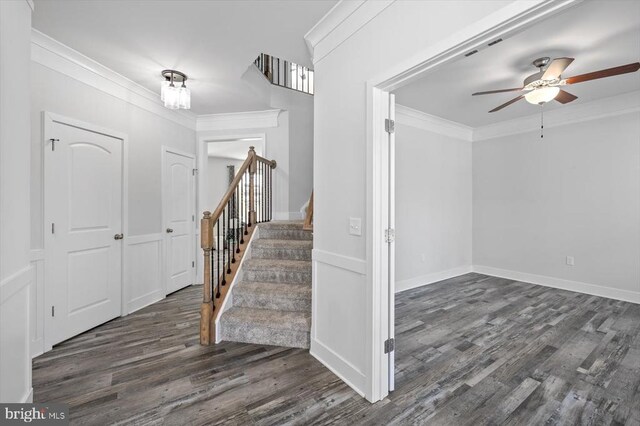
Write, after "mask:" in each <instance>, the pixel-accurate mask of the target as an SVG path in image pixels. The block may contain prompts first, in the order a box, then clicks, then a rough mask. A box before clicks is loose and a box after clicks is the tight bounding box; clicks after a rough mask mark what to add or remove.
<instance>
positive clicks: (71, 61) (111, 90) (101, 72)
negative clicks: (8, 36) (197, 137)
mask: <svg viewBox="0 0 640 426" xmlns="http://www.w3.org/2000/svg"><path fill="white" fill-rule="evenodd" d="M31 60H32V61H33V62H36V63H38V64H40V65H43V66H45V67H47V68H49V69H52V70H54V71H57V72H59V73H61V74H64V75H66V76H68V77H71V78H73V79H75V80H78V81H80V82H82V83H84V84H86V85H88V86H91V87H93V88H95V89H98V90H100V91H102V92H104V93H107V94H109V95H111V96H114V97H116V98H118V99H120V100H122V101H124V102H127V103H129V104H132V105H135V106H137V107H139V108H142V109H144V110H146V111H149V112H151V113H154V114H156V115H158V116H160V117H162V118H165V119H167V120H170V121H173V122H175V123H177V124H180V125H182V126H184V127H187V128H189V129H192V130H195V129H196V115H195V114H194V113H192V112H189V111H185V110H170V109H167V108H165V107H164V105H163V104H162V102H161V101H160V95H159V94H158V93H155V92H153V91H151V90H149V89H147V88H146V87H143V86H141V85H140V84H138V83H136V82H134V81H132V80H129V79H128V78H126V77H124V76H123V75H121V74H118V73H117V72H115V71H113V70H111V69H110V68H107V67H106V66H104V65H102V64H100V63H99V62H96V61H94V60H93V59H91V58H89V57H87V56H85V55H83V54H82V53H80V52H78V51H77V50H74V49H72V48H70V47H69V46H67V45H65V44H62V43H60V42H59V41H57V40H55V39H53V38H51V37H49V36H47V35H46V34H43V33H41V32H40V31H38V30H36V29H32V30H31Z"/></svg>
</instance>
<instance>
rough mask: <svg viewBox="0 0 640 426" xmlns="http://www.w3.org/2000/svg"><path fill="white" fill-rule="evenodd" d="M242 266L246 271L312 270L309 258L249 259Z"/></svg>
mask: <svg viewBox="0 0 640 426" xmlns="http://www.w3.org/2000/svg"><path fill="white" fill-rule="evenodd" d="M242 266H243V269H244V270H245V271H287V272H289V271H290V272H311V262H309V261H308V260H289V259H247V260H246V261H245V262H244V264H243V265H242Z"/></svg>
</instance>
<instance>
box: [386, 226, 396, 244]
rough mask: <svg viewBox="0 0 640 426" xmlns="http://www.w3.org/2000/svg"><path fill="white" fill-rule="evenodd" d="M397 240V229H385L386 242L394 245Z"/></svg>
mask: <svg viewBox="0 0 640 426" xmlns="http://www.w3.org/2000/svg"><path fill="white" fill-rule="evenodd" d="M395 240H396V230H395V229H391V228H389V229H385V230H384V242H385V243H392V242H394V241H395Z"/></svg>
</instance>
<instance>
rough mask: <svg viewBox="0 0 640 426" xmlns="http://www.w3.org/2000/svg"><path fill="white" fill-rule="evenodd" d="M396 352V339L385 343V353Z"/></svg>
mask: <svg viewBox="0 0 640 426" xmlns="http://www.w3.org/2000/svg"><path fill="white" fill-rule="evenodd" d="M395 350H396V339H394V338H393V337H392V338H391V339H387V340H385V341H384V353H385V354H388V353H391V352H393V351H395Z"/></svg>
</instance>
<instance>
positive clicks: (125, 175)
mask: <svg viewBox="0 0 640 426" xmlns="http://www.w3.org/2000/svg"><path fill="white" fill-rule="evenodd" d="M55 123H59V124H63V125H66V126H71V127H76V128H78V129H81V130H86V131H88V132H92V133H98V134H101V135H105V136H108V137H112V138H115V139H120V140H121V141H122V175H121V178H122V192H121V197H122V200H121V203H122V204H121V206H122V213H121V214H122V217H121V221H122V222H121V223H122V233H123V234H124V240H123V241H122V243H123V244H122V250H121V251H120V316H122V315H124V314H125V306H126V304H125V302H126V300H127V297H128V294H127V288H126V286H125V276H126V270H127V269H126V267H127V265H126V259H127V250H128V248H127V243H126V240H127V238H128V237H129V236H130V235H129V136H128V135H127V134H126V133H123V132H120V131H117V130H113V129H109V128H106V127H102V126H98V125H96V124H93V123H88V122H85V121H82V120H78V119H75V118H71V117H66V116H64V115H60V114H56V113H53V112H50V111H42V145H41V150H42V151H41V152H42V169H41V172H42V173H41V181H40V184H41V188H42V199H41V201H42V246H43V254H44V269H45V271H46V268H47V263H48V262H50V261H51V254H52V253H51V247H48V245H47V244H46V241H47V239H46V238H45V235H46V234H45V233H46V229H47V223H48V222H50V221H49V220H47V219H48V208H47V207H48V204H47V203H46V201H47V197H46V194H47V187H48V184H47V181H46V179H45V176H46V174H45V171H46V167H47V164H46V161H45V155H44V152H45V149H47V148H48V145H49V143H50V140H51V139H52V138H55V134H54V130H53V125H54V124H55ZM46 281H47V275H46V273H45V274H44V277H43V294H42V295H38V297H42V298H43V300H44V303H43V310H44V312H43V316H44V318H45V321H44V329H43V337H44V352H47V351H49V350H51V349H52V348H53V344H52V342H51V335H52V333H51V331H50V330H51V329H50V327H51V321H46V318H47V311H48V309H47V306H49V305H48V304H47V300H48V299H49V298H50V297H47V293H49V291H51V290H52V289H50V288H49V286H47V283H46Z"/></svg>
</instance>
